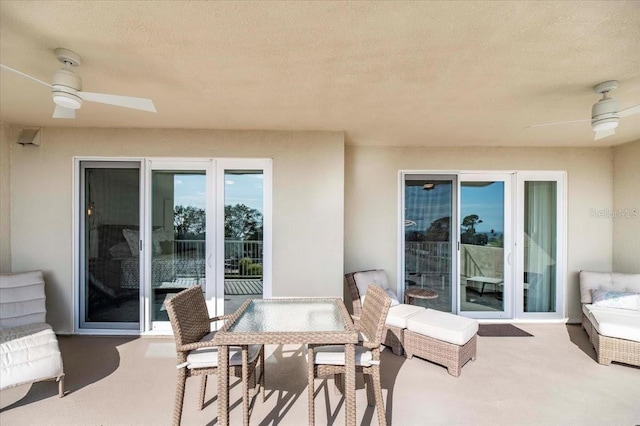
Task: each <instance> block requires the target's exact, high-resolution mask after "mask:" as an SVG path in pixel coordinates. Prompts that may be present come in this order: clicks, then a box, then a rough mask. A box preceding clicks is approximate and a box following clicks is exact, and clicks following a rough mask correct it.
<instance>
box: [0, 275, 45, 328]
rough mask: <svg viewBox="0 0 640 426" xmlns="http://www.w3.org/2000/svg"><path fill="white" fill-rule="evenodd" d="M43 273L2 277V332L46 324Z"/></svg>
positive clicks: (0, 279) (0, 306)
mask: <svg viewBox="0 0 640 426" xmlns="http://www.w3.org/2000/svg"><path fill="white" fill-rule="evenodd" d="M46 315H47V309H46V307H45V295H44V278H43V276H42V271H31V272H21V273H17V274H2V275H0V330H3V329H6V328H13V327H19V326H23V325H28V324H35V323H43V322H46Z"/></svg>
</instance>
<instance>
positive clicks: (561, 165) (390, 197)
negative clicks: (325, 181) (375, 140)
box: [345, 146, 613, 321]
mask: <svg viewBox="0 0 640 426" xmlns="http://www.w3.org/2000/svg"><path fill="white" fill-rule="evenodd" d="M611 166H612V153H611V149H610V148H555V149H550V148H482V147H469V148H427V147H424V148H408V147H407V148H396V147H367V146H347V147H346V153H345V179H346V181H345V182H346V183H345V200H346V201H345V271H346V272H351V271H357V270H362V269H371V268H383V269H385V270H386V271H387V275H388V276H389V279H390V280H391V281H392V285H394V286H395V285H396V277H397V268H398V265H397V262H398V253H397V236H398V203H399V195H398V171H399V170H438V171H447V170H448V171H470V170H479V171H480V170H564V171H567V193H568V196H567V201H568V214H567V217H568V223H567V253H568V256H567V257H568V259H567V270H568V276H567V290H566V300H567V305H568V306H567V311H566V314H567V316H568V317H569V319H570V320H571V321H579V318H580V302H579V287H578V272H579V271H580V270H581V269H591V270H604V271H606V270H610V269H611V265H612V254H611V253H612V223H611V221H610V220H602V219H599V218H597V217H593V216H592V215H591V214H590V211H591V209H594V208H611V206H612V198H613V197H612V186H611V175H612V170H611Z"/></svg>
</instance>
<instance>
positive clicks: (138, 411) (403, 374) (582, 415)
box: [0, 324, 640, 426]
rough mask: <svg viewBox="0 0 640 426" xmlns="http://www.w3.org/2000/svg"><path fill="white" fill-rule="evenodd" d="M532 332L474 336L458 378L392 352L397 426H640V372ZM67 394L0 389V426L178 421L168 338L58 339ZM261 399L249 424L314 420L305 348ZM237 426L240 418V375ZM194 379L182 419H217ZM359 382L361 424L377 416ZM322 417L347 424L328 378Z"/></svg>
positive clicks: (558, 329)
mask: <svg viewBox="0 0 640 426" xmlns="http://www.w3.org/2000/svg"><path fill="white" fill-rule="evenodd" d="M518 326H519V327H520V328H522V329H523V330H525V331H527V332H529V333H531V334H533V336H534V337H478V357H477V360H476V361H474V362H470V363H468V364H467V365H466V366H465V367H464V368H463V369H462V374H461V376H460V377H458V378H455V377H452V376H450V375H448V374H447V371H446V369H445V368H444V367H441V366H438V365H436V364H432V363H429V362H426V361H424V360H421V359H419V358H413V359H411V360H408V359H405V358H404V357H398V356H395V355H393V354H392V353H391V351H388V350H385V351H384V352H383V357H382V364H381V368H382V372H383V376H382V386H383V396H384V399H385V407H386V415H387V419H388V422H389V423H390V424H394V425H401V426H405V425H427V424H428V425H536V426H538V425H581V426H585V425H594V426H595V425H603V424H608V425H630V426H632V425H638V424H640V402H639V401H640V368H637V367H632V366H626V365H621V364H612V365H610V366H601V365H599V364H598V363H597V362H596V361H595V360H594V358H595V353H594V350H593V348H592V347H591V345H590V344H589V342H588V340H587V336H586V333H585V332H584V330H582V328H581V327H580V326H579V325H566V324H520V325H518ZM60 346H61V349H62V352H63V357H64V362H65V370H66V374H67V378H66V387H67V389H68V391H69V393H68V394H67V395H66V396H65V397H64V398H62V399H60V398H58V397H57V394H56V391H57V386H56V384H55V383H53V382H42V383H37V384H34V385H26V386H21V387H17V388H13V389H8V390H5V391H2V392H0V406H1V407H2V409H1V412H0V424H2V425H3V426H8V425H33V424H38V425H165V424H167V425H168V424H171V419H172V410H173V400H174V392H175V380H176V369H175V353H174V345H173V340H172V338H164V337H159V338H158V337H140V338H131V337H97V336H60ZM266 367H267V368H266V395H267V400H266V401H265V402H264V403H263V402H261V401H260V400H259V399H256V400H255V401H254V402H253V411H252V414H251V424H252V425H276V424H280V425H296V426H297V425H303V424H306V423H307V389H306V388H307V382H306V360H305V358H304V356H303V351H302V348H301V347H300V346H268V347H267V366H266ZM232 384H234V386H233V389H232V393H231V424H232V425H236V424H241V423H242V422H241V416H242V406H241V399H240V386H239V383H237V382H236V381H233V380H232ZM198 386H199V379H198V378H195V379H194V378H192V379H189V380H188V381H187V390H186V396H185V405H184V412H183V418H182V419H183V422H182V424H184V425H211V424H216V421H217V403H216V399H215V390H216V381H215V379H214V380H211V381H210V385H209V392H208V394H207V400H208V403H207V405H206V407H205V409H204V410H202V411H198V410H197V409H196V400H197V391H198ZM362 386H363V385H362V380H361V378H360V379H359V382H358V389H357V422H358V424H362V425H369V424H374V425H375V424H377V420H376V413H375V411H374V410H373V408H371V407H367V404H366V393H365V391H364V388H363V387H362ZM316 389H317V391H316V424H318V425H323V424H328V425H342V424H344V411H343V410H344V403H343V400H342V397H341V396H340V395H336V394H335V393H334V390H333V384H332V380H331V379H329V380H326V381H323V380H317V381H316Z"/></svg>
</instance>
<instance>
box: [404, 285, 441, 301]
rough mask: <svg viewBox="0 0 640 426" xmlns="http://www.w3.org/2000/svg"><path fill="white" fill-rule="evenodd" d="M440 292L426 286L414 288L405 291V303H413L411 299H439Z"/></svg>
mask: <svg viewBox="0 0 640 426" xmlns="http://www.w3.org/2000/svg"><path fill="white" fill-rule="evenodd" d="M437 298H438V293H436V292H435V291H433V290H427V289H426V288H412V289H407V290H405V291H404V303H406V304H407V305H410V304H411V299H437Z"/></svg>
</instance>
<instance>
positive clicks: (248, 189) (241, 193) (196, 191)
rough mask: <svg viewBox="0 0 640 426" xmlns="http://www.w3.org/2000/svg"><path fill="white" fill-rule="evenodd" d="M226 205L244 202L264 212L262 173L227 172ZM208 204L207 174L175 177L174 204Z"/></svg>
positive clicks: (200, 206) (200, 205)
mask: <svg viewBox="0 0 640 426" xmlns="http://www.w3.org/2000/svg"><path fill="white" fill-rule="evenodd" d="M224 179H225V182H224V192H225V193H224V203H225V205H234V204H244V205H246V206H248V207H251V208H253V209H257V210H259V211H260V212H262V209H263V200H262V188H263V175H262V174H225V178H224ZM205 204H206V176H205V175H204V174H200V175H199V174H178V175H175V177H174V205H183V206H194V207H198V208H201V209H204V208H205Z"/></svg>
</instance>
